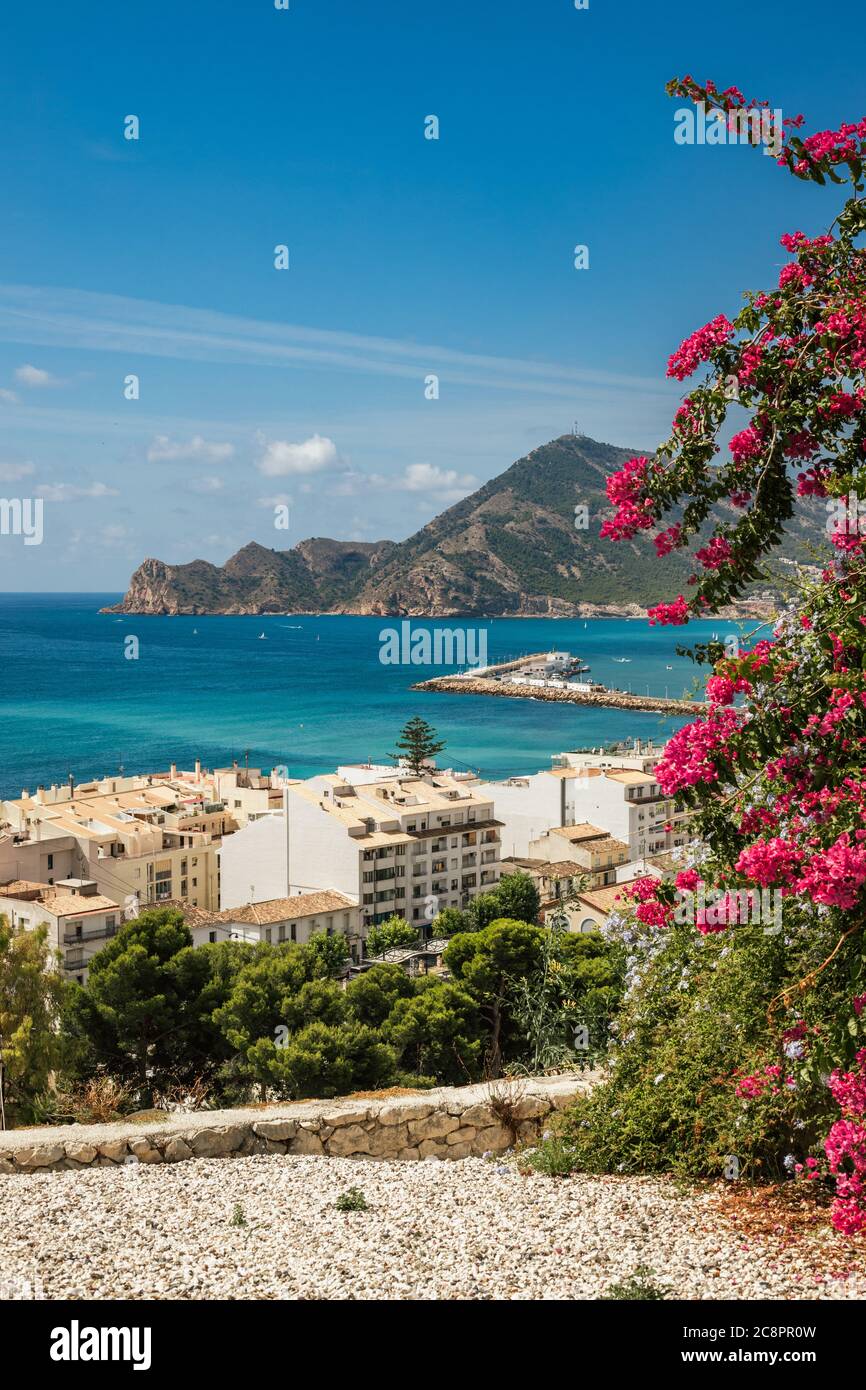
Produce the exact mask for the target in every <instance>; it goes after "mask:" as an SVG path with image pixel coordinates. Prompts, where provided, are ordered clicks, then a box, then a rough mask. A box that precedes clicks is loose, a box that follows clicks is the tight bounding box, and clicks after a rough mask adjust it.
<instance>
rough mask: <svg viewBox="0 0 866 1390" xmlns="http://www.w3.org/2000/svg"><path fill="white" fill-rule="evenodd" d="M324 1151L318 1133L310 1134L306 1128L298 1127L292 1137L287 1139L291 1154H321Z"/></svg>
mask: <svg viewBox="0 0 866 1390" xmlns="http://www.w3.org/2000/svg"><path fill="white" fill-rule="evenodd" d="M332 1142H333V1140H332ZM324 1152H325V1150H324V1146H323V1145H322V1141H321V1139H320V1138H319V1136H318V1134H311V1133H310V1131H309V1130H308V1129H299V1130H298V1132H297V1134H296V1135H295V1137H294V1139H290V1140H289V1153H291V1154H323V1153H324Z"/></svg>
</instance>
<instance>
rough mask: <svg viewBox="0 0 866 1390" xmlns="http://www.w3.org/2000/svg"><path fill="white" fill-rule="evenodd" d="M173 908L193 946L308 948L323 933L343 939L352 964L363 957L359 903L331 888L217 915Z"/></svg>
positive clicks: (196, 909) (238, 908) (186, 907)
mask: <svg viewBox="0 0 866 1390" xmlns="http://www.w3.org/2000/svg"><path fill="white" fill-rule="evenodd" d="M171 906H173V907H177V908H178V909H179V910H180V911H181V912H183V914H184V920H185V922H186V925H187V926H188V927H189V929H190V931H191V932H192V939H193V945H195V946H203V945H204V944H205V943H207V942H217V941H247V942H251V943H253V944H256V943H258V942H267V944H268V945H275V946H276V945H280V944H281V943H283V942H297V943H298V944H299V945H306V943H307V942H308V941H309V940H310V937H311V936H315V935H316V934H317V933H319V932H324V933H325V935H326V936H336V935H342V936H345V938H346V940H347V942H348V944H349V954H350V957H351V959H352V960H353V961H355V962H357V961H359V960H360V958H361V954H362V952H361V930H360V912H359V909H358V904H357V903H356V902H353V901H352V899H351V898H348V897H346V895H345V894H344V893H337V892H335V891H334V890H333V889H329V890H327V891H325V892H322V893H298V894H296V895H295V896H294V897H291V898H275V899H272V900H270V901H268V902H256V903H246V904H245V905H244V906H242V907H234V908H225V909H223V910H222V911H220V912H205V911H203V910H202V909H201V908H190V907H189V906H188V905H187V904H186V903H172V904H171Z"/></svg>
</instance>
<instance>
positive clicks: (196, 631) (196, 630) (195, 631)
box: [192, 627, 198, 637]
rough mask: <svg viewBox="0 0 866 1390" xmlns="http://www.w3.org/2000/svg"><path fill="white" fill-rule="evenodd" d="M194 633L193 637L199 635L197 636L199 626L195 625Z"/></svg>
mask: <svg viewBox="0 0 866 1390" xmlns="http://www.w3.org/2000/svg"><path fill="white" fill-rule="evenodd" d="M192 635H193V637H197V636H198V628H197V627H194V628H193V630H192Z"/></svg>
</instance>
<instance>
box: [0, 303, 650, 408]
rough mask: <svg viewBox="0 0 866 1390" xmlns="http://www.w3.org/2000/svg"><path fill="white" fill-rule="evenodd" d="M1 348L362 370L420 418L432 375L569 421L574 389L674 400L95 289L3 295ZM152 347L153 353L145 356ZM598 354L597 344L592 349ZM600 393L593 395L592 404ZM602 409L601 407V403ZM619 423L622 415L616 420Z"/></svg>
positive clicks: (634, 386)
mask: <svg viewBox="0 0 866 1390" xmlns="http://www.w3.org/2000/svg"><path fill="white" fill-rule="evenodd" d="M0 341H2V342H15V343H30V344H32V345H34V346H38V347H40V348H42V347H63V348H68V347H70V346H72V347H77V348H80V349H88V350H92V351H111V352H121V351H122V352H131V353H132V352H134V353H140V352H141V351H142V350H146V351H147V352H148V353H149V354H150V355H152V356H156V357H168V358H171V359H181V360H183V361H193V362H196V361H200V362H212V361H222V362H247V363H251V364H253V365H256V366H264V365H266V364H267V365H271V366H276V367H302V366H312V367H315V368H318V369H320V370H323V371H331V370H337V371H360V372H370V373H374V374H376V375H380V376H396V377H402V378H405V379H406V380H411V381H414V382H415V385H416V388H417V391H418V400H419V410H421V409H422V408H423V407H422V406H421V405H420V401H421V392H422V388H423V383H424V378H425V377H426V376H427V375H428V374H429V373H431V372H433V373H436V374H437V375H441V376H442V377H443V378H444V380H445V381H446V382H447V383H448V384H449V385H450V384H451V383H453V382H459V383H461V384H462V385H467V386H489V387H492V388H496V389H498V390H502V391H506V392H508V393H509V394H510V395H513V394H514V392H515V391H526V392H531V393H533V394H538V395H547V396H553V397H561V398H562V399H563V400H566V401H568V407H567V410H568V411H569V415H570V413H571V411H572V410H573V408H574V406H575V404H576V403H577V402H576V399H575V388H576V387H584V388H588V387H596V388H597V387H603V388H606V389H607V388H609V389H610V390H612V391H613V392H614V393H615V398H616V399H615V407H616V409H617V411H621V406H620V401H621V397H622V394H623V392H624V391H628V392H630V393H631V394H633V393H634V392H635V391H636V390H643V391H645V392H647V393H649V394H650V395H651V396H653V397H655V396H662V397H664V399H665V400H666V401H667V400H670V399H673V397H674V395H675V392H674V391H673V389H672V387H671V386H670V384H668V383H665V382H664V381H663V380H660V379H659V378H658V377H636V376H626V375H624V374H621V373H618V372H612V371H606V370H604V369H599V370H594V369H589V370H587V369H583V368H577V367H571V366H565V365H562V364H560V363H556V362H544V361H537V360H533V359H531V358H529V359H526V358H509V357H496V356H493V355H491V354H486V353H475V352H463V351H459V350H456V349H454V348H445V347H441V346H438V345H436V344H432V343H424V342H415V341H411V342H407V341H403V340H399V339H392V338H381V337H377V336H371V335H365V334H359V333H349V332H344V331H334V330H328V329H319V328H308V327H306V326H304V325H302V324H285V323H280V324H276V323H272V322H265V321H261V320H256V319H250V318H246V317H242V316H240V315H235V314H223V313H219V312H216V311H214V310H209V309H192V308H189V307H188V306H187V305H178V304H160V303H156V302H153V301H145V300H136V299H130V298H124V297H121V296H119V295H106V294H94V293H92V292H91V291H89V290H65V289H56V288H54V287H51V288H45V289H37V288H34V287H33V286H31V285H3V286H2V287H0ZM143 343H144V344H146V349H144V348H143ZM589 346H590V347H591V343H590V344H589ZM597 395H598V392H597V391H593V393H592V400H593V403H595V401H596V398H597ZM594 408H595V404H594ZM616 418H617V419H619V418H620V416H619V414H618V415H617V416H616Z"/></svg>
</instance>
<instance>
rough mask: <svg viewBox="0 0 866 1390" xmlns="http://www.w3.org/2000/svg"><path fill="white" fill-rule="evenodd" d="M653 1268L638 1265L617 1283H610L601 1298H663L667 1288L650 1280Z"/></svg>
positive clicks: (667, 1291) (665, 1295) (665, 1296)
mask: <svg viewBox="0 0 866 1390" xmlns="http://www.w3.org/2000/svg"><path fill="white" fill-rule="evenodd" d="M654 1273H655V1270H653V1269H650V1267H649V1265H638V1266H637V1268H636V1269H635V1270H634V1272H633V1273H632V1274H630V1275H629V1276H628V1278H627V1279H624V1280H623V1281H622V1282H621V1283H619V1284H611V1285H609V1287H608V1288H607V1290H606V1291H605V1292H604V1293H603V1294H602V1298H629V1299H640V1298H643V1299H664V1298H667V1296H668V1293H669V1290H668V1289H666V1288H663V1287H661V1286H660V1285H658V1284H653V1283H651V1282H650V1280H651V1276H652V1275H653V1274H654Z"/></svg>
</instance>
